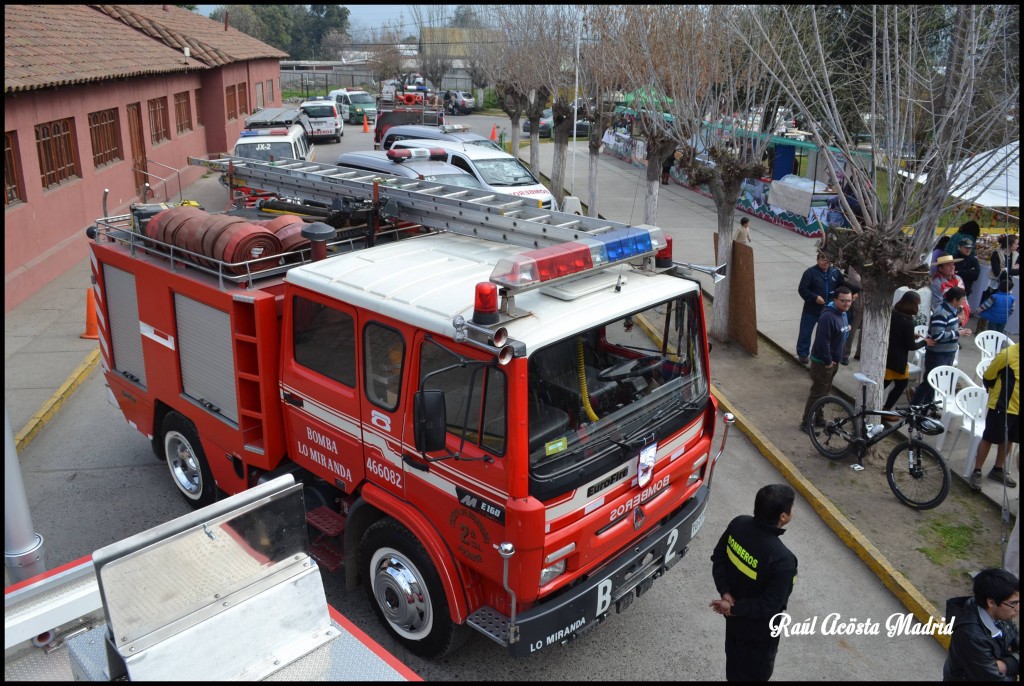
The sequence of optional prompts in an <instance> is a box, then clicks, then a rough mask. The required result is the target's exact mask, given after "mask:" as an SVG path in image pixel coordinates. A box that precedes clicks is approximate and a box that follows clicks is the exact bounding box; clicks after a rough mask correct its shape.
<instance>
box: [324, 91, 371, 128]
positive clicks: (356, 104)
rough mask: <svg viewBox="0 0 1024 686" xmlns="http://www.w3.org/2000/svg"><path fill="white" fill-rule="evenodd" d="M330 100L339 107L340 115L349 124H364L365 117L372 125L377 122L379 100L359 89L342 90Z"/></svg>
mask: <svg viewBox="0 0 1024 686" xmlns="http://www.w3.org/2000/svg"><path fill="white" fill-rule="evenodd" d="M327 97H328V98H330V99H331V100H333V101H334V102H335V103H337V105H338V114H340V115H341V118H342V119H344V120H345V121H347V122H348V123H349V124H362V123H363V115H365V116H366V121H367V122H368V123H370V124H372V123H374V122H375V121H377V99H376V98H374V97H373V96H372V95H370V94H369V93H367V92H366V91H364V90H361V89H359V88H340V89H338V90H334V91H331V92H330V93H329V94H328V95H327Z"/></svg>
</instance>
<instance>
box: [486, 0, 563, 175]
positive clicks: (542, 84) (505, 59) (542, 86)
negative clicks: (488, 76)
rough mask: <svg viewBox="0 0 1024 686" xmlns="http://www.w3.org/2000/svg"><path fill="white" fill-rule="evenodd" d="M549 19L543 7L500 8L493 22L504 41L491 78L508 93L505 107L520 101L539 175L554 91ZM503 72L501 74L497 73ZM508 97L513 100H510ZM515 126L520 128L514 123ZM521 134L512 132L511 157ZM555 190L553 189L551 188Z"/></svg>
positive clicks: (533, 168) (532, 166)
mask: <svg viewBox="0 0 1024 686" xmlns="http://www.w3.org/2000/svg"><path fill="white" fill-rule="evenodd" d="M546 20H547V17H546V8H545V7H544V6H540V5H497V6H495V8H494V22H495V26H496V28H497V29H498V30H499V31H500V34H501V36H502V37H503V40H502V41H501V42H500V43H499V44H498V46H497V48H498V49H497V50H496V51H495V52H496V57H497V59H496V61H495V63H494V64H492V67H491V68H492V69H493V70H494V71H492V78H493V77H497V78H494V81H495V82H496V83H501V84H502V89H503V91H504V92H505V93H506V98H505V100H506V101H507V102H506V103H503V107H504V106H505V105H506V104H508V103H510V102H517V101H518V102H520V103H522V106H523V113H524V114H525V115H526V118H527V119H528V120H529V122H530V169H531V171H533V173H534V174H535V175H539V174H540V150H539V147H538V146H539V145H540V137H539V136H538V130H539V128H540V118H541V115H542V114H543V113H544V108H545V107H547V102H548V99H549V98H550V97H551V90H550V88H549V86H548V83H549V80H548V79H546V78H545V76H546V75H547V73H548V69H549V67H548V65H547V64H546V63H547V62H548V61H549V60H550V58H551V54H550V43H549V37H548V33H547V31H546V28H545V26H544V22H545V21H546ZM498 69H500V70H501V71H500V75H499V73H498V71H497V70H498ZM508 96H511V97H512V100H511V101H509V100H508ZM513 127H514V128H516V129H518V126H516V124H515V122H513ZM517 134H518V131H513V132H512V135H513V141H514V144H513V148H512V154H513V155H516V156H517V157H518V147H516V146H517V145H518V135H517ZM552 191H554V189H552Z"/></svg>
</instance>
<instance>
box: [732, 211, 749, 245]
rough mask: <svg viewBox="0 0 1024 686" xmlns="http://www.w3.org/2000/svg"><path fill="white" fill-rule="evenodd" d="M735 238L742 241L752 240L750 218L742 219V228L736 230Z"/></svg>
mask: <svg viewBox="0 0 1024 686" xmlns="http://www.w3.org/2000/svg"><path fill="white" fill-rule="evenodd" d="M734 240H736V241H739V242H740V243H749V242H750V220H749V219H748V218H747V217H743V218H742V219H740V230H739V231H737V232H736V238H735V239H734Z"/></svg>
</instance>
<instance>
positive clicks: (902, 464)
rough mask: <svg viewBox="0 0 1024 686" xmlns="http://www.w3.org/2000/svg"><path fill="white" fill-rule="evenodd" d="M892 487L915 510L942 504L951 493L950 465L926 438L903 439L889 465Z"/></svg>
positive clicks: (893, 453)
mask: <svg viewBox="0 0 1024 686" xmlns="http://www.w3.org/2000/svg"><path fill="white" fill-rule="evenodd" d="M885 476H886V479H887V480H888V481H889V488H891V489H892V492H893V493H895V494H896V497H897V498H899V499H900V502H902V503H903V504H904V505H907V506H909V507H912V508H914V509H915V510H930V509H932V508H933V507H938V506H939V505H940V504H941V503H942V501H943V500H945V499H946V496H947V495H949V485H950V476H949V465H947V464H946V461H945V460H944V459H942V455H940V454H939V453H938V451H937V450H935V448H933V447H931V446H930V445H928V444H927V443H925V442H924V441H918V440H911V441H904V442H903V443H900V444H899V445H898V446H896V448H895V449H894V450H893V451H892V452H891V453H889V461H888V462H887V463H886V465H885Z"/></svg>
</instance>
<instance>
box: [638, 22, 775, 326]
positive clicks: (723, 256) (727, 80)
mask: <svg viewBox="0 0 1024 686" xmlns="http://www.w3.org/2000/svg"><path fill="white" fill-rule="evenodd" d="M631 10H632V11H631V12H629V13H627V14H625V15H623V24H624V25H623V29H622V31H623V35H624V41H625V42H626V43H627V44H629V45H635V46H637V49H634V50H633V51H631V54H630V55H629V59H630V60H631V62H630V64H631V65H632V68H631V69H630V68H628V65H626V64H624V65H623V72H624V73H625V74H626V75H627V76H628V81H627V83H628V85H629V87H630V88H631V89H632V90H633V93H634V95H635V97H634V100H633V104H632V107H633V109H634V110H637V119H636V127H635V128H636V129H637V131H638V133H639V134H640V135H641V136H642V137H643V138H644V140H645V142H646V145H647V175H646V180H647V193H646V196H645V197H646V202H645V220H646V221H647V222H648V223H654V218H655V217H656V213H657V202H658V195H659V188H660V183H659V177H660V176H661V171H662V164H663V161H665V160H667V159H668V157H669V156H670V155H672V156H673V157H674V156H675V152H676V151H677V149H678V150H679V151H680V152H681V155H680V158H679V160H678V162H676V163H675V164H676V165H678V167H679V168H680V169H681V171H682V172H683V173H684V174H685V176H686V180H687V182H688V183H689V184H690V185H692V186H695V187H701V186H704V187H706V188H707V190H708V192H709V193H710V194H711V197H712V198H713V199H714V201H715V207H716V210H717V215H718V245H719V246H720V248H719V254H718V261H719V263H723V264H726V265H728V263H729V260H730V257H731V252H732V250H731V246H732V235H733V224H734V222H733V217H734V213H735V208H736V202H737V201H738V200H739V197H740V193H741V191H742V189H743V182H744V180H745V179H750V178H759V177H761V176H763V175H764V174H765V165H764V162H763V158H764V154H765V150H766V148H767V146H768V142H769V140H770V137H769V136H768V135H757V134H751V133H750V132H748V131H746V130H744V129H743V128H741V126H742V122H743V121H745V119H746V117H745V115H747V114H748V113H750V112H751V111H752V110H753V109H754V108H755V107H757V106H761V107H764V108H765V110H767V109H769V108H770V109H771V111H772V112H774V111H775V104H776V102H775V101H776V99H777V96H776V94H775V93H774V92H773V84H772V82H771V81H770V80H768V79H767V78H766V77H765V69H764V67H763V65H761V63H760V62H759V61H758V60H757V59H755V58H754V57H753V56H752V55H751V53H750V51H749V50H747V49H746V48H745V47H743V45H742V44H738V43H737V41H736V40H735V39H734V38H733V37H732V36H731V35H730V33H729V30H728V29H729V26H730V22H731V17H732V15H733V14H734V13H735V12H736V10H735V9H734V7H733V6H728V5H714V6H693V5H658V6H641V7H634V8H631ZM728 274H729V272H728V269H727V270H726V278H725V279H724V280H722V281H720V282H719V283H718V284H716V285H715V298H714V305H713V308H712V320H711V327H710V332H711V335H712V336H713V337H715V338H717V339H718V340H727V339H728V337H729V290H730V286H731V280H730V279H729V277H728Z"/></svg>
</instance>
